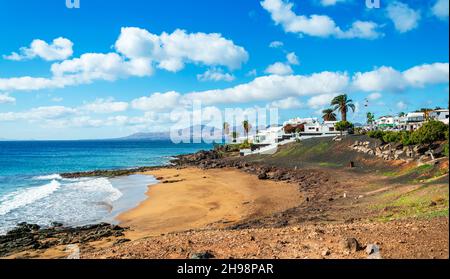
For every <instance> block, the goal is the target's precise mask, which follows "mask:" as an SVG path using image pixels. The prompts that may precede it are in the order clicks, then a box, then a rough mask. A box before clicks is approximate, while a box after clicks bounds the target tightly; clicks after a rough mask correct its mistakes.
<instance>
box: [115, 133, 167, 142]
mask: <svg viewBox="0 0 450 279" xmlns="http://www.w3.org/2000/svg"><path fill="white" fill-rule="evenodd" d="M169 139H170V133H169V132H159V133H135V134H132V135H129V136H126V137H123V138H117V139H116V140H169Z"/></svg>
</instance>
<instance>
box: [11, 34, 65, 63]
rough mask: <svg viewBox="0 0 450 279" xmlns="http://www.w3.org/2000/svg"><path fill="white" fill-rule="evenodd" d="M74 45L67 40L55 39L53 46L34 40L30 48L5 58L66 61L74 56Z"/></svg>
mask: <svg viewBox="0 0 450 279" xmlns="http://www.w3.org/2000/svg"><path fill="white" fill-rule="evenodd" d="M72 47H73V43H72V42H71V41H70V40H68V39H66V38H62V37H60V38H57V39H54V40H53V42H52V43H51V44H48V43H47V42H45V41H43V40H33V42H31V44H30V47H22V48H20V51H19V53H17V52H13V53H11V54H10V55H4V56H3V58H5V59H8V60H14V61H21V60H28V59H33V58H36V57H39V58H42V59H44V60H46V61H55V60H64V59H67V58H69V57H70V56H72V54H73V49H72Z"/></svg>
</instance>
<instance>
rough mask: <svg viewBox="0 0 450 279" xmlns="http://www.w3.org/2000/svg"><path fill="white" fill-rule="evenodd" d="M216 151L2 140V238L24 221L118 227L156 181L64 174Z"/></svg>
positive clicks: (162, 144)
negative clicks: (118, 218) (121, 216)
mask: <svg viewBox="0 0 450 279" xmlns="http://www.w3.org/2000/svg"><path fill="white" fill-rule="evenodd" d="M211 148H212V146H211V145H209V144H173V143H172V142H170V141H145V140H138V141H131V140H129V141H112V140H98V141H0V234H4V233H6V232H7V231H8V230H10V229H11V228H13V227H15V225H17V224H18V223H20V222H28V223H34V224H39V225H41V226H48V225H50V224H51V222H60V223H63V224H64V225H66V226H81V225H87V224H92V223H97V222H110V223H114V222H115V219H114V218H115V217H116V216H117V215H118V214H119V213H120V212H123V211H126V210H128V209H131V208H133V207H135V206H136V205H138V204H139V203H140V202H141V201H143V200H144V199H145V193H146V191H147V187H148V185H151V184H155V183H157V181H156V179H155V178H154V177H152V176H147V175H131V176H127V177H117V178H105V177H95V178H77V179H64V178H62V177H61V176H60V175H59V174H60V173H65V172H77V171H91V170H107V169H125V168H134V167H142V166H157V165H165V164H168V163H169V161H170V159H171V157H172V156H175V155H179V154H187V153H193V152H196V151H198V150H201V149H211Z"/></svg>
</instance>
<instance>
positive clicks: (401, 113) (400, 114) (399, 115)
mask: <svg viewBox="0 0 450 279" xmlns="http://www.w3.org/2000/svg"><path fill="white" fill-rule="evenodd" d="M405 115H406V113H404V112H403V111H402V112H400V113H399V114H398V117H403V116H405Z"/></svg>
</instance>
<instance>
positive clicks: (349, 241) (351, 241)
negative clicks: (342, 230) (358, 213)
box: [340, 237, 363, 253]
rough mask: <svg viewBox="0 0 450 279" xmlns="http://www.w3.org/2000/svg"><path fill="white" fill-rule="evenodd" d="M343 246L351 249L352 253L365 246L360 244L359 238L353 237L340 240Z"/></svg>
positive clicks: (348, 249) (345, 248)
mask: <svg viewBox="0 0 450 279" xmlns="http://www.w3.org/2000/svg"><path fill="white" fill-rule="evenodd" d="M340 245H341V248H342V249H343V250H346V251H349V252H351V253H355V252H356V251H359V250H362V249H363V247H361V245H360V244H359V242H358V240H356V238H353V237H349V238H344V239H342V240H341V242H340Z"/></svg>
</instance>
